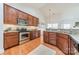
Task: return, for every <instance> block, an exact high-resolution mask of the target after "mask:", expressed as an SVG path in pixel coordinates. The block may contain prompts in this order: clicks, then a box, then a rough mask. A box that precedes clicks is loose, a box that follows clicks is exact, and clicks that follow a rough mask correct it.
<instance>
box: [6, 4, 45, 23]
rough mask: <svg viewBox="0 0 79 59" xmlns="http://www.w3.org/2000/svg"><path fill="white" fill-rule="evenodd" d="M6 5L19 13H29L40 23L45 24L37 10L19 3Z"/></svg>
mask: <svg viewBox="0 0 79 59" xmlns="http://www.w3.org/2000/svg"><path fill="white" fill-rule="evenodd" d="M7 4H8V5H11V6H13V7H15V8H17V9H19V10H21V11H24V12H26V13H29V14H31V15H33V16H36V17H38V18H39V22H40V23H41V22H45V20H44V19H45V18H44V16H43V15H42V13H41V12H40V11H39V10H38V9H34V8H32V7H29V6H27V5H23V4H21V3H7Z"/></svg>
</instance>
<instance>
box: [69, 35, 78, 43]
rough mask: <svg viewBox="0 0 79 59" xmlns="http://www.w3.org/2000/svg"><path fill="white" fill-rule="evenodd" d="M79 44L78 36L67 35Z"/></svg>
mask: <svg viewBox="0 0 79 59" xmlns="http://www.w3.org/2000/svg"><path fill="white" fill-rule="evenodd" d="M69 35H70V36H71V37H72V38H73V39H74V40H75V41H76V42H77V43H78V44H79V34H69Z"/></svg>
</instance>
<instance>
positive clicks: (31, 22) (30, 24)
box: [28, 14, 33, 26]
mask: <svg viewBox="0 0 79 59" xmlns="http://www.w3.org/2000/svg"><path fill="white" fill-rule="evenodd" d="M28 22H29V23H28V25H29V26H33V17H32V16H31V15H29V14H28Z"/></svg>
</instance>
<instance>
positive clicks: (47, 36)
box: [43, 31, 56, 45]
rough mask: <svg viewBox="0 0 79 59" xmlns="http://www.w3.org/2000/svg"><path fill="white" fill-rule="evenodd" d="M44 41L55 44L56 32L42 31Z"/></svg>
mask: <svg viewBox="0 0 79 59" xmlns="http://www.w3.org/2000/svg"><path fill="white" fill-rule="evenodd" d="M43 36H44V42H46V43H49V44H53V45H56V33H55V32H45V31H44V34H43Z"/></svg>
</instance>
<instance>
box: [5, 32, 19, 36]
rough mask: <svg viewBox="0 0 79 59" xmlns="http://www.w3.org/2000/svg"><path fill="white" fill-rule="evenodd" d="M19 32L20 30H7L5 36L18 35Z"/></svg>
mask: <svg viewBox="0 0 79 59" xmlns="http://www.w3.org/2000/svg"><path fill="white" fill-rule="evenodd" d="M18 34H19V33H18V32H7V33H4V36H5V37H7V36H17V35H18Z"/></svg>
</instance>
